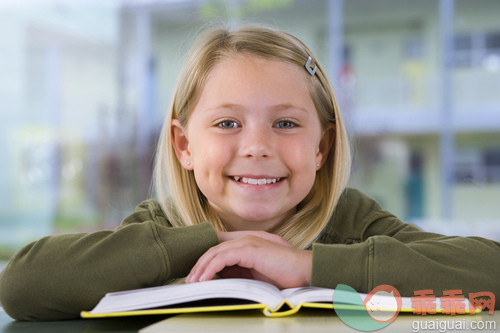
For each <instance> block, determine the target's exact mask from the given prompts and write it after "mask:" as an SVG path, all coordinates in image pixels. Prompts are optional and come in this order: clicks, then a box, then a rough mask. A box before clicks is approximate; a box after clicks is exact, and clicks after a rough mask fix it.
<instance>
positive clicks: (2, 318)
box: [0, 310, 167, 333]
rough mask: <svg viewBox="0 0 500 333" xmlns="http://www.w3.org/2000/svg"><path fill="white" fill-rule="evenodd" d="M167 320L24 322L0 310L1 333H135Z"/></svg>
mask: <svg viewBox="0 0 500 333" xmlns="http://www.w3.org/2000/svg"><path fill="white" fill-rule="evenodd" d="M165 318H167V317H166V316H144V317H135V318H132V317H128V318H109V319H77V320H61V321H42V322H26V321H15V320H13V319H12V318H10V317H9V316H8V315H7V314H6V313H5V312H4V311H2V310H0V332H1V333H21V332H22V333H58V332H60V333H73V332H74V333H77V332H78V333H80V332H85V333H87V332H89V333H94V332H95V333H102V332H137V331H139V330H140V329H141V328H144V327H147V326H149V325H152V324H154V323H156V322H158V321H161V320H163V319H165Z"/></svg>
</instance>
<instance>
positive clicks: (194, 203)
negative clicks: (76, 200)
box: [153, 26, 351, 249]
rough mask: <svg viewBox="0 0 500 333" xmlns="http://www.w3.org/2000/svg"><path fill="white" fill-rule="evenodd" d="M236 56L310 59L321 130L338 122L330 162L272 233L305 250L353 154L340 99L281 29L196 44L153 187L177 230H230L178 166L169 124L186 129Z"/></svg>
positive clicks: (220, 33)
mask: <svg viewBox="0 0 500 333" xmlns="http://www.w3.org/2000/svg"><path fill="white" fill-rule="evenodd" d="M238 54H247V55H252V56H257V57H262V58H267V59H272V60H278V61H283V62H286V63H289V64H294V65H297V66H299V67H301V68H302V69H303V70H304V71H306V68H304V66H305V64H306V62H307V60H308V57H309V56H310V57H311V58H312V62H311V64H312V66H314V65H316V66H317V70H316V73H315V74H314V75H307V76H305V77H307V80H308V81H309V87H310V92H311V97H312V100H313V102H314V105H315V107H316V110H317V111H318V116H319V119H320V122H321V126H322V129H323V131H324V130H326V128H327V127H328V126H330V124H331V123H332V122H334V128H335V138H334V142H333V144H332V148H331V151H330V152H329V153H328V157H327V159H326V162H325V163H324V165H323V166H322V167H321V169H320V170H319V171H318V172H317V174H316V179H315V182H314V185H313V187H312V189H311V191H310V192H309V194H308V195H307V196H306V197H305V198H304V199H303V200H302V202H301V203H300V204H299V205H298V207H297V212H296V213H295V215H294V216H293V217H292V218H291V219H289V220H288V221H285V222H284V223H282V224H281V225H280V226H279V227H277V228H276V230H273V231H272V232H274V233H275V234H278V235H280V236H281V237H283V238H284V239H285V240H287V241H288V242H290V243H291V244H292V245H293V246H295V247H296V248H301V249H304V248H307V247H309V246H310V245H311V243H312V242H313V241H314V240H315V239H316V238H317V237H318V235H319V234H320V232H321V230H322V229H323V228H324V227H325V225H326V224H327V223H328V221H329V219H330V217H331V215H332V214H333V211H334V209H335V206H336V204H337V202H338V199H339V197H340V195H341V194H342V192H343V191H344V189H345V186H346V184H347V180H348V178H349V173H350V166H351V155H350V149H349V143H348V137H347V135H346V131H345V128H344V125H343V122H342V118H341V116H340V112H339V108H338V105H337V101H336V99H335V96H334V94H333V90H332V87H331V85H330V83H329V81H328V79H327V78H326V75H325V72H324V70H323V68H322V67H321V66H320V64H319V62H318V61H317V59H316V58H315V57H314V56H313V54H312V52H311V51H310V50H309V49H308V48H307V46H305V45H304V44H303V43H302V42H301V41H300V40H298V39H297V38H296V37H294V36H292V35H290V34H288V33H285V32H282V31H278V30H275V29H271V28H267V27H262V26H246V27H241V28H238V29H236V30H234V31H231V30H229V29H226V28H216V29H212V30H211V31H209V32H208V33H206V34H205V35H204V36H203V37H202V38H201V39H199V40H198V42H197V43H196V44H195V46H194V48H193V49H192V50H191V53H190V56H189V57H188V59H187V62H186V64H185V65H184V67H183V69H182V70H181V73H180V77H179V80H178V83H177V87H176V90H175V93H174V98H173V100H172V104H171V107H170V110H169V113H168V114H167V117H166V119H165V122H164V125H163V130H162V134H161V136H160V140H159V144H158V148H157V155H156V160H155V170H154V183H153V185H154V190H155V193H156V196H157V199H158V201H159V202H160V204H161V205H162V208H163V209H164V210H165V213H166V214H167V217H168V218H169V219H170V222H171V223H172V224H173V225H174V226H188V225H194V224H199V223H202V222H206V221H209V222H210V223H211V224H212V225H213V226H214V228H215V229H216V230H220V231H224V230H226V229H225V226H224V224H223V223H222V221H221V220H220V218H219V217H218V216H217V215H216V214H215V212H214V211H213V210H212V209H211V207H210V205H209V204H208V202H207V199H206V198H205V196H204V195H203V194H202V193H201V191H200V190H199V189H198V186H197V185H196V181H195V179H194V175H193V172H192V171H188V170H186V169H184V168H183V167H182V166H181V164H180V163H179V161H178V159H177V156H176V154H175V150H174V147H173V144H172V139H171V136H172V133H171V122H172V119H178V120H179V121H180V123H181V124H182V125H183V126H184V127H186V125H187V122H188V120H189V116H190V114H191V112H192V110H193V108H194V107H195V105H196V103H197V101H198V98H199V96H200V94H201V91H202V89H203V87H204V84H205V82H206V80H207V77H208V75H209V73H210V72H211V70H212V68H214V66H215V65H216V64H217V63H218V62H219V61H220V60H221V59H224V58H227V57H231V56H235V55H238Z"/></svg>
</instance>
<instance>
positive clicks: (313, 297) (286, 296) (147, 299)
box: [81, 279, 413, 318]
mask: <svg viewBox="0 0 500 333" xmlns="http://www.w3.org/2000/svg"><path fill="white" fill-rule="evenodd" d="M333 294H334V289H326V288H318V287H301V288H290V289H284V290H280V289H278V288H277V287H275V286H273V285H271V284H269V283H266V282H262V281H257V280H250V279H219V280H211V281H206V282H198V283H191V284H173V285H166V286H161V287H152V288H143V289H135V290H129V291H122V292H114V293H108V294H106V295H105V296H104V297H103V298H102V299H101V301H100V302H99V303H98V304H97V305H96V307H95V308H94V309H92V310H91V311H83V312H82V313H81V316H82V317H83V318H99V317H119V316H137V315H152V314H179V313H193V312H209V311H233V310H251V309H257V310H261V311H262V312H263V313H264V315H266V316H269V317H282V316H288V315H291V314H294V313H296V312H297V311H299V310H300V309H301V308H303V307H305V308H320V309H333V308H334V306H333V302H332V301H333ZM360 296H361V299H362V300H363V301H364V300H365V298H366V297H367V294H360ZM387 298H388V299H387V302H386V304H391V299H390V297H387ZM401 300H402V302H401V310H400V311H402V312H412V311H413V309H412V303H411V298H409V297H402V298H401ZM384 302H385V300H382V303H384ZM382 303H380V300H379V304H382ZM388 307H390V305H389V306H388ZM335 308H336V309H339V308H344V309H349V310H357V309H359V310H365V307H364V306H363V305H360V304H353V303H351V304H347V303H346V304H335ZM389 311H391V309H389Z"/></svg>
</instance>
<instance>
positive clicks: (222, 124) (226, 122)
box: [217, 120, 238, 128]
mask: <svg viewBox="0 0 500 333" xmlns="http://www.w3.org/2000/svg"><path fill="white" fill-rule="evenodd" d="M217 126H218V127H220V128H237V127H238V123H237V122H235V121H234V120H223V121H221V122H219V123H217Z"/></svg>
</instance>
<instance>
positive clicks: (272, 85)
mask: <svg viewBox="0 0 500 333" xmlns="http://www.w3.org/2000/svg"><path fill="white" fill-rule="evenodd" d="M306 75H309V74H308V73H307V71H306V69H305V68H299V67H297V66H293V65H291V64H287V63H284V62H280V61H274V60H266V59H263V58H259V57H254V56H248V55H238V56H235V57H231V58H228V59H225V60H222V61H221V62H220V63H218V64H217V65H216V66H215V67H214V68H213V70H212V71H211V73H210V75H209V77H208V80H207V82H206V84H205V87H204V88H203V91H202V93H201V96H200V99H199V101H198V103H197V105H196V106H195V108H194V110H193V111H192V114H191V116H190V118H189V120H188V124H187V128H183V127H182V126H181V124H180V123H179V121H178V120H173V121H172V133H173V134H172V137H173V142H174V147H175V149H176V152H177V156H178V158H179V161H180V162H181V164H182V165H183V166H184V167H185V168H186V169H190V170H193V171H194V176H195V179H196V182H197V184H198V187H199V188H200V190H201V192H202V193H203V194H204V195H205V196H206V198H207V199H208V202H209V204H210V205H211V207H212V208H213V209H214V210H215V211H216V212H217V213H218V214H219V216H220V217H221V219H222V221H223V222H224V224H225V225H226V226H227V228H228V229H229V230H270V229H272V228H274V227H276V226H277V225H279V224H280V223H281V222H283V221H285V220H286V219H287V218H289V217H290V216H291V215H292V214H294V212H295V210H296V206H297V205H298V204H299V203H300V202H301V201H302V200H303V199H304V198H305V196H306V195H307V194H308V193H309V191H310V190H311V188H312V186H313V183H314V179H315V177H316V171H317V170H318V169H319V167H320V166H321V165H322V162H323V160H324V159H326V155H327V152H328V149H329V148H330V144H331V142H330V141H331V137H332V135H331V132H333V130H328V131H326V133H328V134H327V135H323V133H322V130H321V126H320V122H319V118H318V114H317V111H316V108H315V106H314V103H313V101H312V99H311V97H310V93H309V89H308V86H307V83H306V80H305V78H306Z"/></svg>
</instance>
